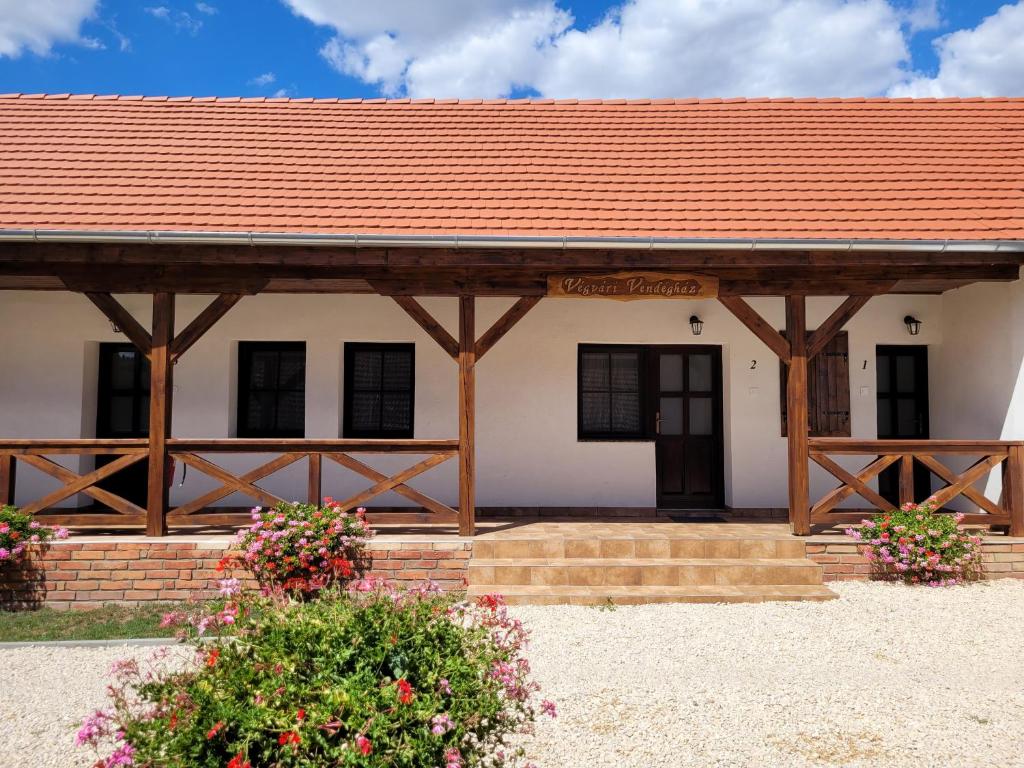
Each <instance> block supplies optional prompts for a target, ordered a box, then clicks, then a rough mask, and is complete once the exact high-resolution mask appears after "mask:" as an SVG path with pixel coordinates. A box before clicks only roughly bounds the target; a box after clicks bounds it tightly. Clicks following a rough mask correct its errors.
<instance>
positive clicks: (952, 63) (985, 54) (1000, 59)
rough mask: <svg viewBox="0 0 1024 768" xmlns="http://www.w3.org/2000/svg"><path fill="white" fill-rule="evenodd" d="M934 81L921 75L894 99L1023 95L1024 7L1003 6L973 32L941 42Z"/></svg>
mask: <svg viewBox="0 0 1024 768" xmlns="http://www.w3.org/2000/svg"><path fill="white" fill-rule="evenodd" d="M933 45H934V46H935V49H936V52H937V53H938V55H939V69H938V72H937V73H936V74H935V76H928V75H920V74H919V75H916V76H915V77H912V78H910V79H907V80H906V81H904V82H902V83H899V84H897V85H896V86H894V87H893V88H892V89H891V90H890V94H891V95H893V96H935V97H942V96H1020V95H1021V94H1022V91H1024V2H1018V3H1016V4H1011V5H1004V6H1003V7H1001V8H1000V9H999V10H998V11H996V13H994V14H993V15H991V16H989V17H988V18H986V19H985V20H983V21H982V22H981V23H980V24H979V25H978V26H976V27H974V28H973V29H961V30H958V31H956V32H952V33H950V34H948V35H943V36H942V37H940V38H937V39H936V40H935V41H934V43H933Z"/></svg>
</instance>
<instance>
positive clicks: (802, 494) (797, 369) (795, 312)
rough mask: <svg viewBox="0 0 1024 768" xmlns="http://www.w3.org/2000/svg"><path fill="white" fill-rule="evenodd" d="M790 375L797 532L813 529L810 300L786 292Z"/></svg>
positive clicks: (792, 511)
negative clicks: (809, 442)
mask: <svg viewBox="0 0 1024 768" xmlns="http://www.w3.org/2000/svg"><path fill="white" fill-rule="evenodd" d="M786 338H787V340H788V341H789V348H790V354H789V376H788V378H787V386H786V413H787V419H786V435H787V440H788V444H789V524H790V527H791V528H792V530H793V533H794V534H796V535H797V536H807V535H809V534H810V532H811V509H810V491H809V488H808V473H809V471H810V467H809V465H808V462H809V455H808V450H807V431H808V426H807V421H808V414H807V301H806V299H805V297H804V296H792V295H790V296H786Z"/></svg>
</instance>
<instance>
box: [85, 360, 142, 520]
mask: <svg viewBox="0 0 1024 768" xmlns="http://www.w3.org/2000/svg"><path fill="white" fill-rule="evenodd" d="M148 436H149V360H147V359H146V357H145V355H143V354H142V353H141V352H139V350H138V349H136V348H135V346H134V345H133V344H120V343H102V344H100V360H99V381H98V387H97V402H96V437H99V438H131V437H148ZM116 458H117V457H116V456H97V457H96V466H97V467H101V466H103V465H104V464H109V463H110V462H111V461H113V460H114V459H116ZM148 478H149V462H148V461H140V462H138V463H137V464H132V465H131V466H130V467H125V468H124V469H122V470H121V471H120V472H117V473H115V474H113V475H111V476H110V477H108V478H106V479H105V480H103V481H101V482H100V483H97V485H99V486H100V487H101V488H105V489H106V490H108V491H110V492H111V493H115V494H117V495H118V496H121V497H123V498H125V499H127V500H128V501H130V502H133V503H134V504H138V505H139V506H140V507H145V506H146V493H147V486H148V482H149V479H148Z"/></svg>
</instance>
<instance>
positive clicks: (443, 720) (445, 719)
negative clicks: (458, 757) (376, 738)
mask: <svg viewBox="0 0 1024 768" xmlns="http://www.w3.org/2000/svg"><path fill="white" fill-rule="evenodd" d="M454 727H455V723H453V722H452V719H451V718H450V717H449V716H448V715H447V714H440V715H434V716H433V717H432V718H430V732H431V733H432V734H434V735H435V736H440V735H442V734H444V733H448V731H450V730H451V729H452V728H454Z"/></svg>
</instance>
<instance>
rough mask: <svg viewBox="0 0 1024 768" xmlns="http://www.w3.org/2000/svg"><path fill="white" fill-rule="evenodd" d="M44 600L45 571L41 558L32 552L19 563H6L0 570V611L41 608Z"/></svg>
mask: <svg viewBox="0 0 1024 768" xmlns="http://www.w3.org/2000/svg"><path fill="white" fill-rule="evenodd" d="M45 600H46V571H45V570H44V568H43V566H42V558H38V557H36V556H35V554H33V556H31V557H27V558H25V560H23V561H22V562H20V563H6V564H5V565H4V566H3V569H2V570H0V611H26V610H35V609H36V608H41V607H42V606H43V603H44V602H45Z"/></svg>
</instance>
